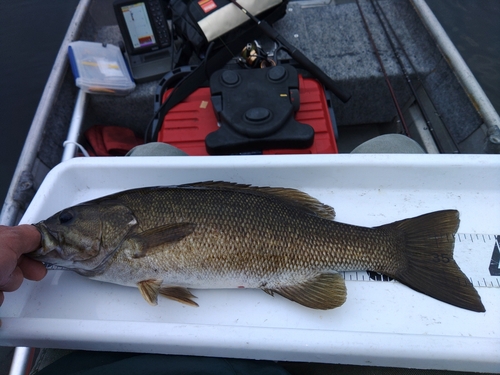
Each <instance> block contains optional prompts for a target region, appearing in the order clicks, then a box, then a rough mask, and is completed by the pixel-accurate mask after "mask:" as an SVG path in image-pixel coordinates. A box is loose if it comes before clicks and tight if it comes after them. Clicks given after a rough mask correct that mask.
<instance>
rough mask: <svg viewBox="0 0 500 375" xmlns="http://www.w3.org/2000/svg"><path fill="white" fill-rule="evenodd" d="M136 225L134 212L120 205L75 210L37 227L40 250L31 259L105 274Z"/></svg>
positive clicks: (99, 204)
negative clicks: (103, 270) (112, 257)
mask: <svg viewBox="0 0 500 375" xmlns="http://www.w3.org/2000/svg"><path fill="white" fill-rule="evenodd" d="M137 224H138V223H137V219H136V217H135V216H134V214H133V212H132V211H131V210H130V209H129V208H128V207H126V206H125V205H123V204H120V203H114V202H107V201H94V202H89V203H84V204H81V205H78V206H73V207H70V208H66V209H64V210H62V211H60V212H58V213H56V214H54V215H53V216H51V217H50V218H48V219H46V220H43V221H41V222H39V223H37V224H35V227H36V228H37V229H38V230H39V231H40V234H41V237H42V241H41V247H40V248H39V249H38V250H36V251H34V252H32V253H29V254H28V255H29V256H30V257H31V258H33V259H36V260H39V261H42V262H44V263H46V265H48V266H59V267H63V268H66V269H71V270H73V271H76V272H78V273H81V274H85V275H86V276H92V274H98V273H100V271H102V269H103V267H105V265H106V263H107V262H106V260H108V259H110V257H111V256H112V255H113V254H114V253H115V251H116V250H117V249H118V248H119V247H120V245H121V243H122V242H123V241H124V239H125V237H126V236H127V234H129V233H130V231H131V230H132V229H133V228H134V227H135V226H136V225H137Z"/></svg>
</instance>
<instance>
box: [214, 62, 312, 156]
mask: <svg viewBox="0 0 500 375" xmlns="http://www.w3.org/2000/svg"><path fill="white" fill-rule="evenodd" d="M298 85H299V80H298V75H297V71H296V70H295V68H294V67H293V66H291V65H279V66H275V67H271V68H265V69H249V70H246V69H238V70H232V69H223V70H219V71H216V72H215V73H214V74H212V76H211V77H210V91H211V95H212V105H213V107H214V111H215V113H216V116H217V120H218V122H219V125H220V129H219V130H217V131H215V132H212V133H210V134H208V135H207V137H206V138H205V145H206V148H207V152H208V153H209V154H212V155H224V154H226V155H227V154H235V153H243V152H256V151H262V150H267V149H284V148H307V147H310V146H311V145H312V144H313V142H314V129H313V128H312V127H311V126H309V125H307V124H302V123H299V122H297V121H296V120H295V118H294V114H295V112H296V111H298V109H299V107H300V97H299V86H298Z"/></svg>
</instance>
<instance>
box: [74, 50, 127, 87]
mask: <svg viewBox="0 0 500 375" xmlns="http://www.w3.org/2000/svg"><path fill="white" fill-rule="evenodd" d="M68 57H69V61H70V64H71V69H72V71H73V75H74V76H75V81H76V85H77V86H78V87H80V88H81V89H82V90H83V91H85V92H88V93H92V94H108V95H127V94H129V93H130V92H132V91H133V90H134V89H135V83H134V81H132V78H130V73H129V70H128V68H127V65H126V63H125V60H124V58H123V55H122V53H121V51H120V49H119V48H118V47H116V46H114V45H112V44H106V45H103V44H101V43H94V42H84V41H77V42H72V43H70V44H69V47H68Z"/></svg>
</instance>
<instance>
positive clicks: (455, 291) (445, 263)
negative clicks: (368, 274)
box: [379, 210, 486, 312]
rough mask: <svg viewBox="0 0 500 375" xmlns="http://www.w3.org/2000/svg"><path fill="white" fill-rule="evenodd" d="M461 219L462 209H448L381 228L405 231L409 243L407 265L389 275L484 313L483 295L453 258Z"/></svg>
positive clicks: (431, 293) (426, 291)
mask: <svg viewBox="0 0 500 375" xmlns="http://www.w3.org/2000/svg"><path fill="white" fill-rule="evenodd" d="M459 222H460V220H459V214H458V211H456V210H445V211H437V212H432V213H429V214H425V215H422V216H418V217H415V218H412V219H406V220H401V221H397V222H395V223H392V224H387V225H383V226H381V227H379V228H381V229H382V228H383V229H386V230H396V231H397V232H399V233H402V234H403V237H404V241H405V242H406V246H405V247H406V248H405V251H404V252H403V256H404V258H405V259H404V262H403V263H404V264H406V266H404V267H401V268H400V269H398V270H397V271H395V272H394V274H389V273H386V274H387V275H388V276H391V277H393V278H395V279H396V280H398V281H400V282H402V283H403V284H405V285H407V286H409V287H410V288H412V289H415V290H416V291H418V292H421V293H424V294H427V295H428V296H430V297H433V298H436V299H438V300H440V301H443V302H446V303H449V304H451V305H454V306H458V307H461V308H464V309H467V310H472V311H477V312H484V311H486V310H485V308H484V306H483V304H482V302H481V297H480V296H479V294H478V293H477V291H476V289H474V287H473V286H472V283H471V282H470V281H469V279H468V278H467V276H465V274H464V273H463V272H462V271H461V270H460V268H459V267H458V265H457V264H456V263H455V260H454V259H453V249H454V245H455V238H454V234H455V233H456V231H457V229H458V225H459Z"/></svg>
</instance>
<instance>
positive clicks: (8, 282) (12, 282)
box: [0, 225, 47, 305]
mask: <svg viewBox="0 0 500 375" xmlns="http://www.w3.org/2000/svg"><path fill="white" fill-rule="evenodd" d="M40 241H41V236H40V232H38V230H37V229H36V228H35V227H34V226H32V225H19V226H16V227H8V226H3V225H0V305H2V303H3V300H4V295H3V292H12V291H14V290H16V289H18V288H19V287H20V286H21V284H22V282H23V280H24V279H28V280H35V281H39V280H41V279H43V278H44V277H45V275H46V274H47V269H46V268H45V266H44V265H43V264H42V263H40V262H38V261H36V260H33V259H30V258H28V257H26V256H24V255H23V254H25V253H29V252H31V251H34V250H36V249H38V247H39V246H40Z"/></svg>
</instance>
